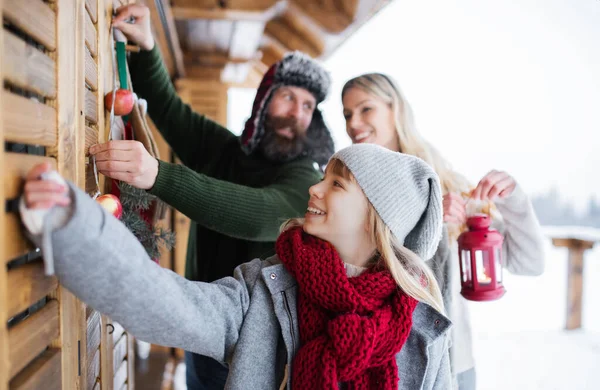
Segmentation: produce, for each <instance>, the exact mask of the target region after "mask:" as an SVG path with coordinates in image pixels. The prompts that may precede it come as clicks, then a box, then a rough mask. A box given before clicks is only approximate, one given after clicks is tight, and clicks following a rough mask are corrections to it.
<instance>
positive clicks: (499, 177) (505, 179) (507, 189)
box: [471, 171, 517, 200]
mask: <svg viewBox="0 0 600 390" xmlns="http://www.w3.org/2000/svg"><path fill="white" fill-rule="evenodd" d="M516 186H517V182H516V181H515V179H514V178H513V177H512V176H510V175H509V174H508V173H506V172H500V171H491V172H490V173H488V174H487V175H485V176H484V177H483V178H482V179H481V180H480V181H479V184H477V187H475V189H474V190H473V192H472V193H471V198H472V199H475V200H494V198H496V197H500V198H506V197H507V196H509V195H510V194H512V193H513V191H514V190H515V187H516Z"/></svg>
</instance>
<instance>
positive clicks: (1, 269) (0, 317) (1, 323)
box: [0, 0, 11, 390]
mask: <svg viewBox="0 0 600 390" xmlns="http://www.w3.org/2000/svg"><path fill="white" fill-rule="evenodd" d="M3 9H4V0H0V20H1V19H2V13H3V11H2V10H3ZM0 53H4V28H2V29H0ZM3 62H4V61H0V80H3V79H4V74H3ZM3 108H4V94H3V93H0V112H3ZM0 145H4V121H2V120H0ZM4 155H5V153H4V148H2V149H0V172H5V169H6V165H5V162H4ZM2 180H3V181H4V180H5V179H4V177H3V178H2ZM5 201H6V198H5V195H4V186H3V185H0V204H5ZM5 216H6V213H4V212H0V248H6V243H7V242H8V241H7V237H6V221H5ZM7 284H8V283H7V275H6V267H5V266H4V254H2V257H1V258H0V303H2V304H0V362H1V363H0V390H8V381H9V380H10V377H9V374H8V372H9V371H10V365H11V363H10V361H9V360H8V327H7V322H8V318H9V317H8V314H7V313H8V311H7V305H5V304H4V302H7V301H8V291H7V289H6V285H7Z"/></svg>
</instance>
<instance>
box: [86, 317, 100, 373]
mask: <svg viewBox="0 0 600 390" xmlns="http://www.w3.org/2000/svg"><path fill="white" fill-rule="evenodd" d="M100 325H101V324H100V313H98V312H97V311H94V312H93V313H92V315H91V316H90V318H88V320H87V359H86V360H88V361H90V360H91V359H92V358H93V357H94V355H95V354H96V351H98V348H99V347H100V339H101V331H102V329H101V328H100Z"/></svg>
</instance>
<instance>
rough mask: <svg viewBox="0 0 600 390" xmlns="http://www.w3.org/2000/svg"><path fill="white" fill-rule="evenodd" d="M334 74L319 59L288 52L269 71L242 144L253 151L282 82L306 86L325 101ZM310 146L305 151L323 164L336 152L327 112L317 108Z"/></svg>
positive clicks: (248, 150)
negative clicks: (324, 112) (324, 118)
mask: <svg viewBox="0 0 600 390" xmlns="http://www.w3.org/2000/svg"><path fill="white" fill-rule="evenodd" d="M330 85H331V78H330V76H329V73H328V72H327V71H326V70H325V69H324V68H323V67H321V65H319V64H318V63H317V62H316V61H315V60H313V59H311V58H310V57H309V56H307V55H306V54H303V53H301V52H299V51H295V52H292V53H288V54H286V55H285V56H284V57H283V59H282V60H281V61H279V62H277V63H275V64H273V65H272V66H271V67H270V68H269V70H268V71H267V72H266V73H265V75H264V77H263V79H262V81H261V83H260V85H259V87H258V90H257V92H256V97H255V99H254V104H253V105H252V115H251V116H250V118H249V119H248V120H247V121H246V125H245V127H244V132H243V133H242V136H241V140H240V141H241V147H242V149H243V150H244V151H245V152H246V153H247V154H251V153H253V152H254V151H255V150H256V148H257V147H258V145H259V144H260V141H261V140H262V138H263V135H264V132H265V129H264V123H265V116H266V110H265V108H266V107H268V106H269V103H270V102H271V99H272V97H273V93H274V92H275V91H276V90H277V89H278V88H280V87H282V86H293V87H299V88H304V89H306V90H307V91H309V92H310V93H311V94H312V95H313V96H314V97H315V99H316V101H317V104H319V103H320V102H322V101H323V100H324V99H325V98H326V97H327V93H328V92H329V87H330ZM307 137H308V140H309V147H308V150H306V151H305V153H304V155H308V156H310V157H312V158H313V159H314V160H315V162H317V163H318V164H319V165H324V164H326V163H327V161H328V160H329V157H331V155H332V154H333V152H334V149H333V139H332V138H331V134H330V132H329V129H328V128H327V125H326V124H325V122H324V120H323V115H322V114H321V112H320V111H319V109H318V108H315V111H314V113H313V118H312V121H311V123H310V125H309V127H308V130H307Z"/></svg>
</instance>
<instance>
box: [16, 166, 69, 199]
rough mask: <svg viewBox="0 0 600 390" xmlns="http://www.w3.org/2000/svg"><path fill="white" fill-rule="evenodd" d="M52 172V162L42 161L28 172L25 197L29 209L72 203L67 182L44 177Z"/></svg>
mask: <svg viewBox="0 0 600 390" xmlns="http://www.w3.org/2000/svg"><path fill="white" fill-rule="evenodd" d="M50 172H52V167H51V166H50V164H49V163H41V164H38V165H36V166H34V167H33V168H31V170H30V171H29V172H28V173H27V176H26V178H25V189H24V192H23V199H24V201H25V206H27V208H28V209H49V208H51V207H54V206H68V205H69V204H70V203H71V198H70V197H69V188H68V187H67V186H66V185H65V184H61V183H57V182H56V181H54V180H48V179H43V178H42V177H43V175H48V174H49V173H50Z"/></svg>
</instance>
